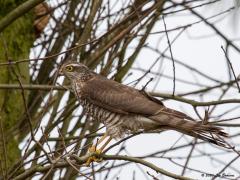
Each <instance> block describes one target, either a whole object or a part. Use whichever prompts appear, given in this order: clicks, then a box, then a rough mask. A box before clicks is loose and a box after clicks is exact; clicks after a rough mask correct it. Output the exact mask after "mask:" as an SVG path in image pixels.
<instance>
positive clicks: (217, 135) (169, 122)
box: [153, 114, 229, 148]
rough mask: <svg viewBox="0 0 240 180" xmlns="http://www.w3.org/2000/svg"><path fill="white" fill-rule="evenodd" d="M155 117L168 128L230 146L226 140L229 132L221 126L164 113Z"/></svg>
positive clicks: (223, 145)
mask: <svg viewBox="0 0 240 180" xmlns="http://www.w3.org/2000/svg"><path fill="white" fill-rule="evenodd" d="M166 117H168V118H166ZM153 119H154V120H155V121H156V120H157V121H158V122H159V124H161V125H163V126H165V127H166V129H172V130H176V131H178V132H181V133H184V134H187V135H189V136H192V137H195V138H198V139H202V140H204V141H207V142H210V143H213V144H216V145H218V146H222V147H225V148H228V147H229V146H228V144H227V143H226V142H225V140H224V138H225V137H228V134H227V133H225V132H224V131H223V129H222V128H220V127H216V126H214V125H211V124H209V123H208V124H203V123H202V122H196V121H192V120H187V119H182V118H179V117H175V116H171V115H163V114H161V115H157V116H155V117H154V118H153ZM161 125H160V126H161Z"/></svg>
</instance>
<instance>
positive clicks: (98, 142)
mask: <svg viewBox="0 0 240 180" xmlns="http://www.w3.org/2000/svg"><path fill="white" fill-rule="evenodd" d="M107 136H108V135H107V134H106V133H105V134H104V135H103V136H102V137H101V138H100V139H99V140H98V141H97V143H96V144H95V145H92V146H91V147H90V148H89V149H88V151H89V152H96V151H97V146H98V144H100V143H101V142H103V141H104V139H106V137H107Z"/></svg>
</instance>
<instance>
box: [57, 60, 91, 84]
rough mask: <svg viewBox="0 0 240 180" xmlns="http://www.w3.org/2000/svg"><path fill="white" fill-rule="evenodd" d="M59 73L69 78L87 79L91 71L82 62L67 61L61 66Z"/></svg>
mask: <svg viewBox="0 0 240 180" xmlns="http://www.w3.org/2000/svg"><path fill="white" fill-rule="evenodd" d="M59 75H64V76H66V77H67V78H68V79H69V80H81V81H84V80H87V79H89V78H90V77H91V75H92V72H91V71H90V69H89V68H88V67H87V66H85V65H84V64H81V63H77V62H68V63H65V64H63V65H62V66H61V68H60V70H59Z"/></svg>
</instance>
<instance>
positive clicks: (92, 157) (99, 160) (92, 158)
mask: <svg viewBox="0 0 240 180" xmlns="http://www.w3.org/2000/svg"><path fill="white" fill-rule="evenodd" d="M88 152H89V153H96V154H101V153H102V149H96V146H92V147H90V148H89V149H88ZM101 161H102V158H97V157H96V156H94V155H93V156H90V157H89V158H88V160H87V162H86V166H90V164H91V163H92V162H101Z"/></svg>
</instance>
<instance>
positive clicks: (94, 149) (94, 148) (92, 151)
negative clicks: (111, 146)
mask: <svg viewBox="0 0 240 180" xmlns="http://www.w3.org/2000/svg"><path fill="white" fill-rule="evenodd" d="M106 138H107V134H104V135H103V136H102V137H101V138H100V140H99V141H98V142H97V143H96V145H93V146H91V147H90V148H89V149H88V152H89V153H97V154H101V153H102V152H103V150H104V148H105V147H106V146H107V145H108V143H109V142H110V141H111V140H112V138H111V137H109V138H108V139H107V141H106V142H105V143H104V144H103V145H102V146H101V147H100V148H99V149H97V146H98V145H99V144H100V143H101V142H103V141H104V140H105V139H106ZM94 161H95V162H101V161H102V159H101V158H97V157H95V156H91V157H89V158H88V160H87V162H86V165H87V166H89V165H90V164H91V163H92V162H94Z"/></svg>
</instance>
